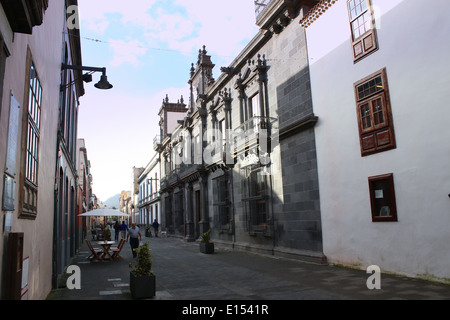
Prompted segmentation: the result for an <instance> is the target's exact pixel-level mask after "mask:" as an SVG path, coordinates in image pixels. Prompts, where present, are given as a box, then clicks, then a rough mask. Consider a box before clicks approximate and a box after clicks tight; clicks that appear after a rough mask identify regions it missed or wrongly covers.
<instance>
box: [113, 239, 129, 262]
mask: <svg viewBox="0 0 450 320" xmlns="http://www.w3.org/2000/svg"><path fill="white" fill-rule="evenodd" d="M125 242H126V241H125V240H123V239H121V240H120V242H119V245H118V246H117V247H113V248H111V251H112V253H113V254H112V258H113V261H115V260H117V259H118V258H120V259H121V260H123V258H122V257H121V256H120V252H121V251H122V248H123V245H124V244H125Z"/></svg>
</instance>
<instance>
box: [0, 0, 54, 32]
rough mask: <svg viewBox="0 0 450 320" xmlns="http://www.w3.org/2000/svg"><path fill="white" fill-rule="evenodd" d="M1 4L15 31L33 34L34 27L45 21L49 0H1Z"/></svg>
mask: <svg viewBox="0 0 450 320" xmlns="http://www.w3.org/2000/svg"><path fill="white" fill-rule="evenodd" d="M0 4H1V5H2V6H3V10H4V11H5V14H6V17H7V18H8V22H9V24H10V26H11V29H12V30H13V31H14V32H17V33H25V34H32V32H33V27H34V26H39V25H41V24H42V22H43V21H44V12H45V11H46V10H47V7H48V0H27V1H18V0H0Z"/></svg>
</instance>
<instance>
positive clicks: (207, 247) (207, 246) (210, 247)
mask: <svg viewBox="0 0 450 320" xmlns="http://www.w3.org/2000/svg"><path fill="white" fill-rule="evenodd" d="M200 252H201V253H205V254H211V253H214V243H212V242H209V243H205V242H200Z"/></svg>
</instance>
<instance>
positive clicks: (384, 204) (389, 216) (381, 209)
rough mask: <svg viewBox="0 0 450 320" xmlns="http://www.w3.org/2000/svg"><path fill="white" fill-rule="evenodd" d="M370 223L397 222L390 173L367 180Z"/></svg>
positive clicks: (392, 176)
mask: <svg viewBox="0 0 450 320" xmlns="http://www.w3.org/2000/svg"><path fill="white" fill-rule="evenodd" d="M369 191H370V205H371V209H372V221H373V222H378V221H398V219H397V205H396V200H395V188H394V175H393V174H392V173H390V174H385V175H381V176H376V177H370V178H369Z"/></svg>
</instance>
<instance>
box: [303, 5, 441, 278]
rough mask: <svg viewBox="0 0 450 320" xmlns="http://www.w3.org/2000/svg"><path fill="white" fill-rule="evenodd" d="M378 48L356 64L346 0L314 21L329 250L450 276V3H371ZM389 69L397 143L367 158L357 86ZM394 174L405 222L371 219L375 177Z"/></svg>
mask: <svg viewBox="0 0 450 320" xmlns="http://www.w3.org/2000/svg"><path fill="white" fill-rule="evenodd" d="M373 4H374V7H375V9H376V11H375V12H376V13H377V12H378V14H379V16H378V17H377V25H378V27H380V26H381V27H380V28H379V29H378V30H377V33H378V37H377V38H378V44H379V50H378V51H376V52H375V53H373V54H371V55H370V56H367V57H365V58H364V59H362V60H361V61H359V62H357V63H356V64H354V63H353V56H352V47H351V43H350V24H349V20H348V14H347V8H346V1H344V0H341V1H337V2H336V3H335V4H334V5H333V6H332V7H331V8H330V9H329V10H328V11H327V12H326V13H325V14H323V15H322V16H321V17H320V18H319V19H318V20H317V21H315V22H314V23H313V24H312V25H311V26H309V27H308V28H307V37H308V51H309V59H310V63H311V66H310V69H311V86H312V95H313V108H314V113H315V114H316V115H317V116H318V117H319V122H318V124H317V126H316V143H317V153H318V154H317V156H318V168H319V185H320V198H321V213H322V225H323V248H324V254H325V255H326V256H327V258H328V260H329V261H330V262H331V263H338V264H344V265H351V266H354V267H358V268H363V269H365V268H367V267H368V266H369V265H373V264H375V265H378V266H380V267H381V269H382V271H386V272H394V273H400V274H405V275H408V276H413V277H424V278H435V279H436V278H438V279H440V280H445V279H447V281H448V279H450V246H449V243H450V229H449V226H450V199H449V197H448V194H449V193H450V170H449V164H450V162H449V160H450V143H449V141H450V128H449V124H448V123H449V119H450V111H449V110H450V109H449V108H448V99H447V93H448V92H449V88H450V73H449V70H450V69H449V68H450V65H449V61H448V57H449V53H450V41H448V40H445V39H448V34H449V32H450V20H449V19H448V17H447V14H448V12H450V2H449V1H447V0H437V1H434V2H433V5H430V4H428V3H425V2H424V1H421V0H407V1H399V0H396V1H392V0H373ZM382 68H386V71H387V80H388V84H389V90H390V101H391V107H392V116H393V122H394V129H395V136H396V142H397V148H396V149H394V150H390V151H385V152H381V153H378V154H374V155H370V156H367V157H361V151H360V143H359V132H358V122H357V114H356V102H355V97H354V87H353V84H354V83H355V82H357V81H359V80H361V79H363V78H364V77H366V76H369V75H371V74H372V73H374V72H377V71H379V70H380V69H382ZM386 173H393V174H394V183H395V193H396V202H397V212H398V222H372V218H371V208H370V196H369V185H368V177H371V176H376V175H380V174H386Z"/></svg>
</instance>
